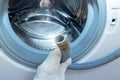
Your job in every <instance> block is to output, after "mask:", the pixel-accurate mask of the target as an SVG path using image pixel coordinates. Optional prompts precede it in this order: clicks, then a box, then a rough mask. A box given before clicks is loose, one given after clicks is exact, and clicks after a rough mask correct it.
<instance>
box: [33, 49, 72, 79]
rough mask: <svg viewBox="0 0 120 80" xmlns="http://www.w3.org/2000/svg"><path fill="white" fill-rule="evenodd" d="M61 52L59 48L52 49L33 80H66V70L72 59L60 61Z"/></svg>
mask: <svg viewBox="0 0 120 80" xmlns="http://www.w3.org/2000/svg"><path fill="white" fill-rule="evenodd" d="M61 56H62V54H61V52H60V50H59V49H58V48H57V49H55V50H54V51H52V52H51V53H50V54H49V56H48V57H47V59H46V60H45V61H44V62H43V63H42V64H41V65H40V66H39V67H38V69H37V71H38V72H37V74H36V76H35V78H34V79H33V80H65V71H66V69H67V67H68V66H69V65H70V64H71V62H72V60H71V58H69V59H68V60H67V61H65V62H63V63H60V61H61Z"/></svg>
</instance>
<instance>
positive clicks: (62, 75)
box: [58, 58, 72, 80]
mask: <svg viewBox="0 0 120 80" xmlns="http://www.w3.org/2000/svg"><path fill="white" fill-rule="evenodd" d="M71 63H72V59H71V58H69V59H68V60H67V61H66V62H64V63H62V64H61V65H60V68H59V72H58V76H60V78H61V80H64V79H65V71H66V69H67V67H68V66H69V65H70V64H71Z"/></svg>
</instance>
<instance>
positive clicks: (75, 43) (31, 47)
mask: <svg viewBox="0 0 120 80" xmlns="http://www.w3.org/2000/svg"><path fill="white" fill-rule="evenodd" d="M46 1H47V2H44V0H1V2H0V18H1V19H0V23H1V24H0V38H1V46H2V48H3V49H4V51H5V52H6V53H5V54H6V55H7V56H8V57H10V58H11V59H13V60H14V61H16V62H17V63H19V64H21V65H24V66H27V67H29V68H33V69H36V67H37V66H38V65H40V64H41V63H42V62H43V61H44V60H45V58H46V57H47V55H48V54H49V53H50V52H51V51H52V50H53V49H55V47H56V45H55V43H54V38H55V37H56V36H57V35H59V34H64V35H67V36H68V40H69V41H70V45H71V49H72V51H71V53H70V54H71V58H72V60H73V64H72V65H71V66H70V67H69V68H70V69H89V68H94V67H97V66H100V65H103V64H105V63H107V62H110V61H112V60H114V59H115V58H116V57H118V56H119V54H118V52H119V50H118V51H117V52H115V53H114V54H113V53H111V54H108V55H107V56H104V57H102V58H100V59H98V60H94V61H91V62H83V63H77V61H78V60H80V59H82V58H83V57H84V56H86V55H87V54H88V53H89V52H90V51H91V50H93V49H94V47H95V45H96V44H97V43H98V41H99V40H100V38H101V36H102V34H103V32H104V30H105V25H106V18H107V5H106V0H46ZM115 56H116V57H115Z"/></svg>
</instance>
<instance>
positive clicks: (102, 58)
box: [0, 0, 119, 69]
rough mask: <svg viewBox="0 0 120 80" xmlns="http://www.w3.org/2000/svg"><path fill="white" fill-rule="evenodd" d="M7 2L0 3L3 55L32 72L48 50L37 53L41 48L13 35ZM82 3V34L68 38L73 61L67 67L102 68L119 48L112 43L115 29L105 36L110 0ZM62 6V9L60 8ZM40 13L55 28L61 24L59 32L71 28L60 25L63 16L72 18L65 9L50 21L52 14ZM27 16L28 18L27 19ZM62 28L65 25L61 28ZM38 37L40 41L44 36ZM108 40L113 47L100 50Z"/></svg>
mask: <svg viewBox="0 0 120 80" xmlns="http://www.w3.org/2000/svg"><path fill="white" fill-rule="evenodd" d="M8 2H9V0H7V1H4V0H1V3H0V6H1V7H0V11H1V13H0V17H1V20H0V22H1V24H0V30H1V31H0V35H1V41H2V42H1V46H2V48H3V49H4V51H5V55H7V56H9V57H10V58H11V59H13V60H14V61H15V62H18V63H19V64H21V65H23V66H27V67H29V68H32V69H36V67H37V66H38V65H39V64H41V63H42V62H43V61H44V59H45V58H46V57H47V55H48V54H49V53H50V52H51V50H44V49H43V50H41V49H38V48H36V47H33V46H31V45H30V44H29V42H30V41H29V42H28V43H26V42H25V41H24V40H23V39H22V38H21V37H20V36H21V35H20V36H19V34H17V33H16V32H15V29H13V25H12V24H11V23H10V22H11V21H10V19H9V18H11V16H10V15H8V13H9V11H8V5H7V4H8ZM63 2H64V1H63ZM83 2H84V1H83ZM86 2H87V3H86V5H87V6H85V5H84V6H85V7H84V8H86V10H87V11H86V15H82V16H84V17H85V19H86V20H85V22H84V28H83V31H82V32H81V33H80V34H79V35H78V36H77V38H75V39H74V40H71V39H70V38H69V39H70V41H71V47H72V52H71V57H72V59H73V64H72V65H71V66H70V69H89V68H94V67H97V66H100V65H103V64H105V63H108V62H110V61H112V60H114V59H116V58H117V57H118V56H119V53H118V52H119V47H118V46H119V44H117V41H118V39H117V40H116V38H117V37H118V35H116V34H119V32H116V30H115V33H113V35H111V34H108V33H111V31H110V30H108V28H110V27H109V26H110V25H109V23H110V21H111V19H112V18H111V14H112V12H114V10H111V6H109V3H110V1H109V0H108V1H107V0H106V1H105V0H88V1H87V0H86ZM5 4H6V5H5ZM64 4H65V3H64ZM81 5H82V4H81ZM57 6H60V5H57ZM64 7H66V6H64ZM80 8H81V7H80ZM118 8H119V7H118ZM61 9H62V10H63V11H64V8H62V7H61ZM35 10H36V9H35ZM37 10H39V9H37ZM118 10H119V9H118ZM48 11H49V10H48ZM34 12H35V11H34V10H32V13H31V14H33V13H34ZM36 12H37V11H36ZM38 12H39V11H38ZM40 12H41V14H42V15H44V16H45V17H46V15H50V16H51V17H52V18H51V17H49V16H47V17H46V18H47V19H48V17H49V19H50V20H51V21H53V22H54V21H55V23H56V22H57V23H59V24H60V25H58V24H57V26H59V27H60V26H61V25H62V26H61V28H60V29H61V30H64V29H65V30H69V29H71V28H69V27H67V26H66V24H65V23H63V22H61V17H62V18H63V19H64V21H69V20H66V17H67V19H71V17H72V19H74V18H73V17H74V15H73V14H69V16H68V13H67V12H69V10H66V11H65V14H64V13H61V12H60V11H59V10H57V12H56V13H58V14H59V16H61V17H59V18H58V14H56V15H55V16H56V17H57V19H56V18H54V16H53V14H52V13H53V12H51V11H49V12H48V13H49V14H48V13H47V12H46V11H44V9H43V11H42V10H40ZM109 12H110V13H109ZM87 13H88V14H87ZM21 14H22V13H21ZM31 14H30V15H29V16H31ZM41 14H39V15H40V16H41ZM63 14H64V15H63ZM77 15H78V14H77ZM79 15H80V13H79ZM19 16H20V15H19ZM32 16H33V15H32ZM86 16H87V17H86ZM39 18H40V19H42V18H41V17H39ZM22 19H24V18H22ZM34 19H36V18H35V17H34ZM37 19H38V18H37ZM30 20H31V18H30ZM32 20H33V19H32ZM21 22H22V21H21ZM42 23H43V22H42ZM75 23H76V22H75ZM17 24H19V23H17ZM50 24H51V22H50ZM23 25H24V24H23ZM40 25H42V24H40ZM54 25H56V24H54ZM77 25H78V24H77ZM63 26H65V28H64V27H63ZM74 26H75V25H74ZM46 27H47V26H46ZM72 27H73V26H72ZM66 28H67V29H66ZM24 29H25V28H24ZM45 30H46V29H45ZM72 30H73V29H72ZM28 32H29V31H28ZM63 32H64V31H63ZM45 33H46V32H45ZM50 34H51V33H50ZM57 34H58V33H57ZM63 34H64V33H63ZM67 34H69V33H67ZM23 35H24V34H23ZM31 36H32V35H31ZM113 36H114V37H113ZM22 37H23V36H22ZM109 37H110V38H109ZM25 38H27V37H25ZM35 38H36V37H35ZM37 38H38V37H37ZM42 38H44V36H43V37H42ZM110 39H111V41H109V40H110ZM26 40H28V39H26ZM112 40H114V41H115V42H116V43H115V44H114V45H109V47H105V48H103V47H102V46H108V44H111V42H112ZM32 41H34V39H33V40H32ZM106 42H107V44H106V45H104V44H105V43H106ZM30 43H31V42H30ZM116 44H117V45H116ZM32 45H33V44H32ZM34 45H35V44H34ZM110 46H116V47H114V48H113V47H110ZM108 48H112V49H111V50H109V49H108ZM116 50H117V51H116ZM97 53H98V54H97ZM100 53H102V54H100ZM112 53H114V54H115V55H110V54H112ZM104 54H105V55H104ZM106 56H107V57H106ZM79 59H80V61H78V60H79ZM76 61H78V62H76Z"/></svg>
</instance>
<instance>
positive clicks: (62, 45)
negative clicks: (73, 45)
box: [55, 35, 71, 62]
mask: <svg viewBox="0 0 120 80" xmlns="http://www.w3.org/2000/svg"><path fill="white" fill-rule="evenodd" d="M55 43H56V44H57V46H58V48H59V49H60V50H61V53H62V59H61V62H65V61H66V60H67V59H68V58H69V57H70V50H71V49H70V45H69V41H68V39H67V36H65V35H59V36H57V37H56V39H55Z"/></svg>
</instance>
